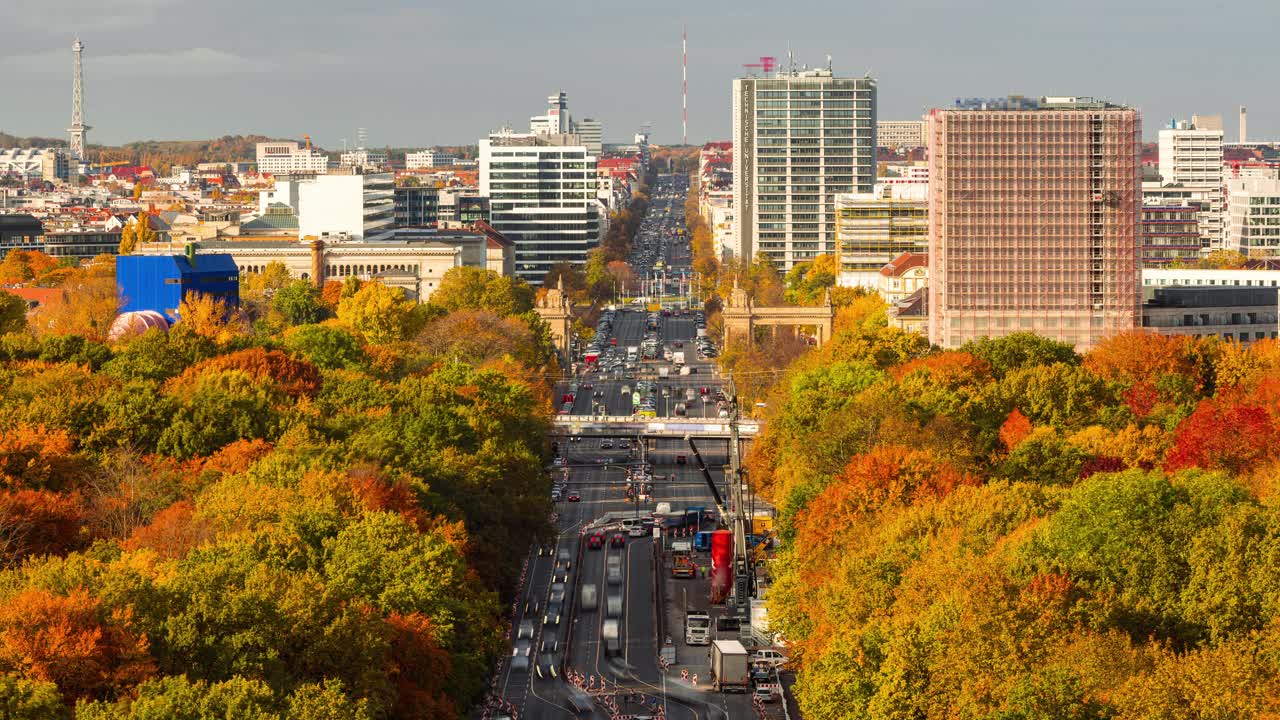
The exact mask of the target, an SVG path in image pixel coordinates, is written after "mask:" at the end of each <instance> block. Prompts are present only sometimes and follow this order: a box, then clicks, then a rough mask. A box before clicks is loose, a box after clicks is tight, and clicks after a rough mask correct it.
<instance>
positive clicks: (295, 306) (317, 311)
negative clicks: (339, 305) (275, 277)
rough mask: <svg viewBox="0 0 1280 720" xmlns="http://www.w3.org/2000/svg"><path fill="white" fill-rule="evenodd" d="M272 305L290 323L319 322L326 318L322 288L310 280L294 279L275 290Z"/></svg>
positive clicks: (306, 323)
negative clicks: (321, 295)
mask: <svg viewBox="0 0 1280 720" xmlns="http://www.w3.org/2000/svg"><path fill="white" fill-rule="evenodd" d="M271 306H272V307H273V308H274V309H275V311H276V312H278V313H280V314H281V315H283V316H284V319H285V320H286V321H287V322H288V323H289V324H290V325H308V324H311V323H318V322H320V321H321V320H323V319H324V318H325V314H326V312H325V308H324V305H323V304H322V303H321V301H320V289H319V288H317V287H316V286H315V285H313V284H312V283H311V282H310V281H308V280H294V281H292V282H290V283H289V284H288V285H285V286H284V287H282V288H280V289H279V290H276V291H275V294H274V295H273V296H272V297H271Z"/></svg>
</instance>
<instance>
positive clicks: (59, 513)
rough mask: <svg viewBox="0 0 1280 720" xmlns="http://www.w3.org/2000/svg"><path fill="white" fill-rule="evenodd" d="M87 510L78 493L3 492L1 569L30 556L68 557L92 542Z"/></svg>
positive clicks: (0, 515) (1, 495)
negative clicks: (87, 530) (86, 525)
mask: <svg viewBox="0 0 1280 720" xmlns="http://www.w3.org/2000/svg"><path fill="white" fill-rule="evenodd" d="M85 514H86V509H85V505H84V500H83V499H82V498H81V497H80V495H79V494H78V493H54V492H49V491H47V490H18V491H2V492H0V566H3V567H7V566H12V565H15V564H17V562H19V561H20V560H22V559H23V558H25V557H27V556H29V555H65V554H67V553H68V552H70V551H72V550H75V549H77V548H79V547H80V546H81V545H83V544H84V542H85V540H87V539H88V536H87V534H83V533H82V532H81V529H82V528H83V527H84V520H85Z"/></svg>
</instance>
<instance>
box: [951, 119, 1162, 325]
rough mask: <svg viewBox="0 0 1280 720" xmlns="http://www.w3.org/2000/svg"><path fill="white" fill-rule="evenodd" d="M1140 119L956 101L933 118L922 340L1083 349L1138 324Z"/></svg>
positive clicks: (1140, 196) (1139, 317)
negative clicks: (1020, 337) (995, 339)
mask: <svg viewBox="0 0 1280 720" xmlns="http://www.w3.org/2000/svg"><path fill="white" fill-rule="evenodd" d="M1141 140H1142V118H1141V115H1140V113H1139V112H1138V111H1137V110H1134V109H1132V108H1127V107H1121V106H1117V105H1113V104H1110V103H1107V102H1101V101H1096V100H1093V99H1091V98H1075V97H1048V98H1040V99H1039V100H1034V99H1029V98H1020V97H1014V98H1008V99H1003V100H964V101H957V103H956V106H955V107H953V108H948V109H938V110H933V111H932V112H931V113H930V114H929V148H930V152H929V312H930V316H929V339H930V341H931V342H933V343H936V344H938V345H941V346H943V347H946V348H954V347H958V346H960V345H963V344H964V343H966V342H968V341H969V340H972V339H975V338H979V337H984V336H1002V335H1008V334H1011V333H1015V332H1023V331H1030V332H1035V333H1039V334H1041V335H1044V336H1046V337H1050V338H1054V339H1057V340H1060V341H1063V342H1067V343H1070V344H1072V345H1074V346H1075V347H1076V348H1077V349H1079V350H1087V349H1089V348H1091V347H1093V346H1094V345H1096V344H1097V343H1098V342H1099V341H1101V340H1102V339H1104V338H1106V337H1107V336H1109V335H1112V334H1114V333H1117V332H1120V331H1123V330H1128V329H1133V328H1136V327H1138V326H1139V325H1140V324H1141V319H1142V317H1141V305H1140V297H1139V296H1140V279H1141V278H1140V272H1141V271H1140V267H1139V247H1140V245H1141V239H1140V237H1139V231H1138V217H1139V212H1140V210H1141V200H1142V191H1141V186H1140V166H1139V145H1140V143H1141Z"/></svg>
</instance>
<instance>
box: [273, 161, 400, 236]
mask: <svg viewBox="0 0 1280 720" xmlns="http://www.w3.org/2000/svg"><path fill="white" fill-rule="evenodd" d="M273 203H280V204H282V205H288V206H289V207H291V208H293V211H294V212H295V213H296V214H297V216H298V235H299V237H303V238H305V237H308V236H310V237H316V238H322V239H335V240H336V239H339V238H345V239H349V240H385V239H387V238H389V237H390V236H391V231H392V229H393V227H394V225H395V220H396V215H395V210H396V208H395V204H396V201H395V177H394V176H393V175H392V174H391V173H370V174H364V173H360V172H358V171H354V170H353V171H347V172H335V173H330V174H327V175H316V176H315V177H309V178H288V179H281V180H276V185H275V187H274V188H273V189H271V190H266V191H263V192H262V193H260V194H259V199H258V204H259V209H260V211H261V212H263V214H265V213H266V210H267V208H269V207H270V206H271V205H272V204H273Z"/></svg>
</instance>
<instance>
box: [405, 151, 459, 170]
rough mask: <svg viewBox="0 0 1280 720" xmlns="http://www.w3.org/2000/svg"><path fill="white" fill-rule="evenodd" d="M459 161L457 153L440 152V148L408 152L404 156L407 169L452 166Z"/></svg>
mask: <svg viewBox="0 0 1280 720" xmlns="http://www.w3.org/2000/svg"><path fill="white" fill-rule="evenodd" d="M457 163H458V156H457V155H450V154H448V153H444V152H440V151H439V150H420V151H418V152H412V153H406V154H405V156H404V167H405V169H406V170H421V169H423V168H437V167H451V166H453V165H456V164H457Z"/></svg>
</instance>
